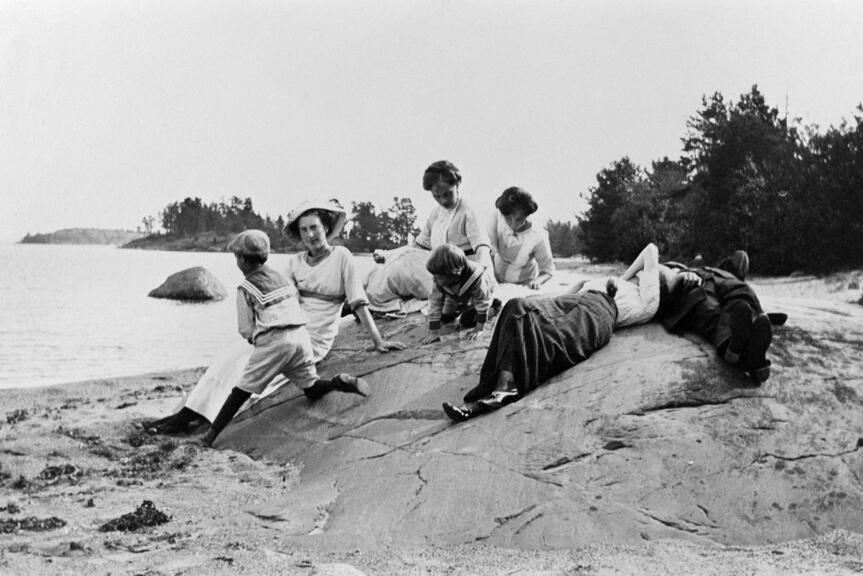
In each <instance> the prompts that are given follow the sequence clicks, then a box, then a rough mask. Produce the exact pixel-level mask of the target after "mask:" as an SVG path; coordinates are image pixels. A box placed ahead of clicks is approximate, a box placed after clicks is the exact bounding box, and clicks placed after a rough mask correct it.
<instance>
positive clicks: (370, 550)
mask: <svg viewBox="0 0 863 576" xmlns="http://www.w3.org/2000/svg"><path fill="white" fill-rule="evenodd" d="M587 266H588V267H589V268H587V271H589V272H590V273H593V274H600V273H602V272H601V271H600V269H599V268H597V267H596V265H592V264H587ZM602 270H603V271H604V270H605V269H602ZM564 273H565V274H582V273H585V271H584V270H579V269H575V268H570V269H566V270H565V271H564ZM860 277H861V272H860V271H856V272H852V273H847V274H842V275H835V276H833V277H831V278H830V279H827V280H823V279H818V280H813V279H810V278H799V279H796V280H797V281H796V282H789V281H788V279H786V278H784V277H782V278H779V277H777V278H763V279H762V278H758V279H754V280H753V281H754V283H755V284H756V285H757V290H758V292H759V294H763V296H764V301H765V302H766V303H768V304H770V305H777V306H780V307H781V306H782V305H786V306H790V307H791V308H790V310H792V311H793V314H792V321H793V322H794V323H795V324H797V325H798V326H803V327H805V326H807V325H808V324H807V323H809V324H811V323H812V322H815V323H823V324H824V330H831V329H832V328H830V325H831V320H830V317H829V316H822V315H823V312H822V311H821V310H822V308H824V307H825V306H829V307H835V309H836V310H837V311H838V312H839V313H841V314H845V313H847V312H849V311H850V312H853V313H854V314H855V315H856V314H859V313H860V312H859V308H856V309H854V310H851V309H850V308H848V307H847V306H849V305H851V303H852V299H853V300H856V297H857V296H858V295H859V288H851V286H853V285H854V284H855V283H857V285H858V286H859V280H860ZM803 302H816V303H817V304H818V306H817V307H811V306H810V307H809V308H807V309H806V310H804V309H803V308H800V307H799V305H800V304H801V303H803ZM794 306H798V308H794ZM804 312H805V313H809V314H812V315H813V316H811V317H805V318H804V316H802V314H804ZM804 320H806V322H804ZM818 325H819V326H820V324H818ZM794 330H796V331H799V332H800V333H801V334H802V333H803V332H802V330H804V328H798V327H795V328H794ZM796 334H797V332H793V333H791V334H790V336H795V335H796ZM843 346H846V347H848V348H847V350H849V351H850V350H852V348H851V347H852V346H854V344H853V343H845V344H843ZM203 371H204V368H203V367H192V368H188V369H183V370H166V371H155V372H148V373H145V374H140V375H136V376H122V377H116V378H94V379H85V380H79V381H75V382H68V383H64V384H49V385H45V386H38V387H15V388H4V389H0V403H2V406H3V410H2V411H0V526H4V527H9V526H11V525H12V524H14V523H15V522H18V523H22V522H24V521H25V520H28V519H32V521H31V527H43V528H50V529H46V530H44V531H34V530H25V529H21V530H17V531H16V530H14V529H12V530H11V531H9V532H0V572H3V573H4V574H6V573H9V574H45V573H57V574H92V573H99V574H103V573H130V574H148V575H150V576H156V575H161V574H165V575H167V574H177V573H183V574H226V575H227V574H235V573H238V572H250V573H280V574H298V575H304V576H306V575H308V576H312V575H314V574H332V575H336V574H344V575H356V574H368V575H382V576H386V575H400V574H427V573H431V574H443V573H447V574H465V575H467V574H471V575H473V574H478V575H489V576H491V575H495V574H502V573H508V574H519V575H522V576H540V575H542V576H548V575H561V576H562V575H564V574H586V575H592V574H616V573H623V574H651V575H653V574H655V575H657V576H658V575H660V574H663V575H664V574H681V575H684V574H686V575H689V574H692V573H693V572H699V573H710V574H720V575H726V574H727V575H728V576H731V575H734V576H736V575H737V574H740V573H757V574H765V573H766V574H801V575H802V574H819V573H829V574H855V573H859V572H860V571H863V535H861V534H860V533H855V532H848V531H843V530H835V529H834V530H832V531H829V532H826V533H821V534H817V535H814V536H812V537H809V538H804V539H800V540H790V541H784V542H776V543H772V544H757V545H752V546H749V545H720V544H713V543H707V544H705V543H694V542H691V541H687V540H685V539H683V538H679V539H652V540H643V541H640V542H627V543H625V544H607V545H601V544H600V545H597V544H591V545H584V546H577V547H574V548H568V549H551V548H547V549H521V548H504V547H499V546H492V545H488V544H484V543H483V542H481V541H478V542H473V543H470V544H459V545H443V544H441V543H440V542H437V541H435V540H434V539H433V538H431V537H428V536H426V541H425V542H424V543H422V544H416V545H413V544H412V545H395V544H392V543H389V542H375V543H373V544H372V545H367V546H366V547H362V548H360V547H349V546H347V547H346V549H340V550H332V549H326V548H325V546H324V545H323V544H320V542H321V540H319V539H316V538H314V536H313V535H307V536H305V537H303V538H302V540H301V543H300V545H299V547H298V546H297V539H296V538H289V537H287V536H286V535H285V534H286V532H285V530H286V529H285V525H287V524H290V522H284V521H280V519H278V518H274V517H271V516H268V515H267V514H262V513H261V511H260V510H261V506H262V505H264V504H266V503H269V502H274V501H280V502H284V501H285V500H290V499H291V498H292V494H294V492H295V489H296V488H297V487H299V486H300V485H301V481H302V474H303V471H302V469H301V468H300V467H299V466H297V465H295V464H294V463H292V462H290V461H287V462H285V461H268V460H262V459H254V458H252V457H250V456H248V455H246V454H243V453H240V452H236V451H232V450H228V449H215V450H203V449H201V448H199V447H198V446H196V445H194V444H193V443H192V442H190V439H189V438H188V437H179V436H178V437H173V436H148V435H146V434H144V433H143V432H142V431H141V430H140V428H139V427H138V426H137V425H136V424H137V423H138V422H140V421H141V420H144V419H150V418H155V417H158V416H162V415H165V414H167V413H168V412H169V411H171V410H172V409H174V408H175V407H176V405H177V404H178V401H179V399H180V397H181V394H182V392H183V391H186V390H188V389H189V388H190V387H191V386H193V385H194V383H195V382H196V381H197V380H198V378H199V377H200V375H201V374H202V373H203ZM851 386H854V384H853V383H852V384H851ZM813 496H816V495H815V494H813ZM145 501H150V502H152V503H153V506H154V508H155V510H157V511H158V512H161V513H164V514H165V515H166V516H167V517H168V518H169V521H168V522H166V523H164V524H161V525H157V526H153V527H144V528H142V529H140V530H136V531H132V532H102V531H100V528H101V527H103V526H105V525H106V524H108V523H110V522H112V521H116V520H117V519H119V518H121V517H122V516H123V515H126V514H130V513H132V512H134V511H136V509H138V508H139V507H140V506H141V505H142V503H144V502H145ZM324 512H326V511H324ZM55 518H56V519H59V520H60V521H62V522H63V525H59V526H58V525H55V524H52V522H55V521H52V519H55ZM34 522H35V523H34ZM286 542H290V544H286Z"/></svg>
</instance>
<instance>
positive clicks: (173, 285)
mask: <svg viewBox="0 0 863 576" xmlns="http://www.w3.org/2000/svg"><path fill="white" fill-rule="evenodd" d="M227 295H228V292H227V290H225V285H224V284H222V283H221V282H220V281H219V279H218V278H216V277H215V276H213V274H212V272H210V271H209V270H207V269H206V268H203V267H201V266H195V267H193V268H187V269H185V270H181V271H179V272H177V273H175V274H171V275H170V276H168V279H167V280H165V281H164V282H163V283H162V285H161V286H159V287H158V288H156V289H154V290H151V291H150V293H149V294H147V296H150V297H151V298H169V299H172V300H191V301H196V302H197V301H203V300H222V299H223V298H225V296H227Z"/></svg>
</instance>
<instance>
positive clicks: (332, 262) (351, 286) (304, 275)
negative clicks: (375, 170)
mask: <svg viewBox="0 0 863 576" xmlns="http://www.w3.org/2000/svg"><path fill="white" fill-rule="evenodd" d="M345 220H346V215H345V211H344V209H343V208H341V207H339V206H336V205H335V204H332V203H329V202H304V203H302V204H300V205H299V206H298V207H297V208H296V209H295V210H294V211H293V212H291V214H290V215H289V216H288V222H287V224H286V225H285V234H287V236H288V237H289V238H291V239H292V240H293V241H294V242H296V243H301V244H302V245H303V247H304V248H305V251H303V252H299V253H297V254H295V255H294V256H293V257H292V258H291V259H290V261H289V262H288V270H287V272H288V277H289V278H291V279H292V280H293V281H294V284H295V285H296V286H297V290H298V291H299V293H300V305H301V306H302V307H303V309H304V310H305V311H306V313H307V314H308V315H309V323H308V324H307V325H306V328H307V330H308V331H309V334H310V335H311V337H312V348H313V350H314V355H315V362H318V361H320V360H322V359H323V358H324V356H326V355H327V353H328V352H329V351H330V348H331V347H332V345H333V341H334V340H335V339H336V336H337V335H338V333H339V320H340V319H341V316H342V308H343V306H344V304H345V303H347V304H348V306H350V307H351V310H353V312H354V313H355V314H356V315H357V318H359V320H360V322H361V323H362V325H363V327H365V329H366V331H367V332H368V334H369V336H371V339H372V342H373V344H374V349H375V350H377V351H379V352H386V351H388V350H401V349H403V348H404V345H403V344H401V343H400V342H391V341H389V340H384V339H383V338H381V335H380V332H379V331H378V328H377V326H376V325H375V321H374V319H373V318H372V315H371V313H369V310H368V304H369V302H368V299H367V298H366V293H365V291H364V290H363V283H362V279H361V278H360V276H359V274H358V272H357V269H356V266H355V265H354V257H353V255H352V254H351V252H350V250H348V249H347V248H345V247H344V246H333V245H332V244H330V242H331V241H332V239H333V238H335V237H337V236H338V235H339V233H340V232H341V230H342V228H343V227H344V225H345Z"/></svg>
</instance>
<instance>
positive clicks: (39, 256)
mask: <svg viewBox="0 0 863 576" xmlns="http://www.w3.org/2000/svg"><path fill="white" fill-rule="evenodd" d="M288 258H289V256H287V255H283V254H274V255H273V256H272V257H271V263H272V264H273V265H274V266H275V267H277V268H280V269H284V267H285V265H286V263H287V259H288ZM0 266H2V270H3V273H2V276H0V388H14V387H30V386H43V385H46V384H58V383H66V382H75V381H80V380H85V379H90V378H109V377H114V376H126V375H134V374H143V373H148V372H158V371H162V370H172V369H179V368H190V367H194V366H203V365H207V364H209V363H211V362H212V361H213V360H214V359H215V358H216V356H217V354H218V353H219V351H220V350H222V349H223V348H225V347H226V346H228V345H229V344H231V343H233V342H234V341H236V340H237V339H239V338H240V336H239V335H238V334H237V327H236V311H235V300H234V289H235V287H236V285H237V284H238V283H239V282H240V281H241V280H242V275H241V273H240V271H239V269H237V267H236V264H235V263H234V258H233V257H232V255H230V254H228V253H214V254H211V253H200V252H158V251H147V250H120V249H118V248H115V247H108V246H62V245H54V246H50V245H33V244H29V245H24V244H0ZM191 266H204V267H205V268H207V269H208V270H210V272H212V273H213V274H214V275H215V276H216V277H217V278H219V280H221V281H222V283H223V284H224V285H225V288H226V289H227V290H228V298H226V299H225V300H222V301H221V302H212V303H203V304H188V303H180V302H175V301H171V300H159V299H155V298H148V297H147V293H148V292H149V291H150V290H152V289H153V288H155V287H157V286H158V285H159V284H161V283H162V282H163V281H164V280H165V278H167V277H168V276H169V275H170V274H173V273H174V272H178V271H179V270H182V269H184V268H188V267H191Z"/></svg>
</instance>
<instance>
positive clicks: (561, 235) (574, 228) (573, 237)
mask: <svg viewBox="0 0 863 576" xmlns="http://www.w3.org/2000/svg"><path fill="white" fill-rule="evenodd" d="M545 229H546V231H548V243H549V244H550V245H551V253H552V254H554V255H555V256H556V257H558V258H569V257H570V256H575V255H576V254H581V253H582V252H583V251H584V241H583V240H582V239H581V231H580V229H579V226H578V224H577V223H576V222H563V221H556V220H548V222H546V223H545Z"/></svg>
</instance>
